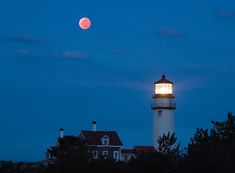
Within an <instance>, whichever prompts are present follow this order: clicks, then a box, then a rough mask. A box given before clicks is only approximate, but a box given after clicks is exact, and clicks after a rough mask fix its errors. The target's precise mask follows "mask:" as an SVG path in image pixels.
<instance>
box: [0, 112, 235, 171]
mask: <svg viewBox="0 0 235 173" xmlns="http://www.w3.org/2000/svg"><path fill="white" fill-rule="evenodd" d="M211 123H212V128H211V129H199V128H198V129H196V132H195V134H194V136H193V137H192V138H191V141H190V143H189V144H188V148H187V152H185V154H184V155H182V152H181V151H180V149H179V148H180V145H179V144H178V145H177V144H176V141H177V138H176V137H175V134H170V133H168V134H165V135H163V136H161V137H159V139H158V144H159V147H158V151H157V152H153V151H149V152H145V153H139V154H138V155H137V157H136V158H135V159H132V160H131V161H129V162H128V163H124V162H116V161H114V160H112V159H97V160H93V159H92V157H91V155H90V152H89V148H88V145H87V144H86V141H84V140H82V139H80V138H77V137H73V136H71V137H66V138H67V139H66V140H64V139H59V140H58V145H56V146H55V147H51V148H50V149H49V150H48V152H49V153H50V154H51V155H53V156H55V157H56V160H55V163H54V164H49V165H48V166H46V167H45V166H41V167H40V168H38V169H29V170H24V169H22V165H23V163H18V164H17V165H16V164H13V163H12V162H0V163H1V166H0V172H7V173H15V172H20V173H21V172H22V173H23V172H24V173H26V172H35V173H36V172H37V173H212V172H213V173H221V172H223V173H231V172H235V116H234V115H233V114H232V113H231V112H229V113H228V114H227V119H226V120H225V121H222V122H218V121H212V122H211ZM31 167H32V166H31Z"/></svg>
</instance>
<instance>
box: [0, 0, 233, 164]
mask: <svg viewBox="0 0 235 173" xmlns="http://www.w3.org/2000/svg"><path fill="white" fill-rule="evenodd" d="M84 16H86V17H89V18H90V19H91V22H92V26H91V28H90V29H89V30H82V29H80V28H79V26H78V21H79V19H80V18H81V17H84ZM0 22H1V25H0V26H1V27H0V117H1V119H0V136H1V138H0V160H1V159H5V160H15V161H20V160H24V161H37V160H42V159H44V153H45V151H46V149H47V147H49V146H51V145H54V144H55V142H56V139H57V137H58V135H59V128H61V127H63V128H64V129H65V134H66V135H78V134H79V133H80V130H82V129H84V130H86V129H88V130H89V129H91V122H92V121H93V120H96V121H97V129H98V130H116V131H117V132H118V133H119V135H120V137H121V139H122V141H123V143H124V146H125V147H127V148H130V147H133V146H134V145H151V136H152V132H151V130H152V110H151V107H150V104H151V102H152V97H151V96H152V94H153V92H154V88H153V83H154V82H155V81H156V80H159V79H160V78H161V75H162V74H165V75H166V77H167V79H169V80H171V81H173V82H174V93H175V95H176V104H177V109H176V111H175V119H176V120H175V126H176V135H177V137H178V140H179V142H181V143H182V147H183V146H186V145H187V143H188V142H189V139H190V137H191V136H192V135H193V134H194V132H195V129H196V128H197V127H204V128H208V127H210V121H211V120H224V119H225V117H226V113H227V112H228V111H235V90H234V88H235V78H234V76H235V68H234V67H235V41H234V40H235V1H234V0H226V1H224V0H208V1H205V0H178V1H175V0H171V1H170V0H164V1H159V0H149V1H127V0H118V1H110V0H99V1H98V0H97V1H94V0H93V1H92V0H83V1H80V0H66V1H62V0H50V1H49V0H40V1H32V0H7V1H1V2H0Z"/></svg>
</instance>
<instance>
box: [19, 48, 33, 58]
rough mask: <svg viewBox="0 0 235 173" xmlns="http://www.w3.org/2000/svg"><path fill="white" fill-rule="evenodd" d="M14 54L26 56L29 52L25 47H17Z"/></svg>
mask: <svg viewBox="0 0 235 173" xmlns="http://www.w3.org/2000/svg"><path fill="white" fill-rule="evenodd" d="M16 54H17V55H18V56H21V57H28V56H29V55H30V52H29V50H27V49H18V50H17V51H16Z"/></svg>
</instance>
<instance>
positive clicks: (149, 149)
mask: <svg viewBox="0 0 235 173" xmlns="http://www.w3.org/2000/svg"><path fill="white" fill-rule="evenodd" d="M134 150H135V151H136V152H137V153H138V152H153V151H156V150H155V148H154V147H153V146H135V147H134Z"/></svg>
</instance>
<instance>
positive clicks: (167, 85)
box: [154, 75, 173, 95]
mask: <svg viewBox="0 0 235 173" xmlns="http://www.w3.org/2000/svg"><path fill="white" fill-rule="evenodd" d="M154 86H155V94H157V95H158V94H160V95H166V94H173V83H172V82H171V81H169V80H167V79H166V77H165V75H162V79H161V80H159V81H156V82H155V83H154Z"/></svg>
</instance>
